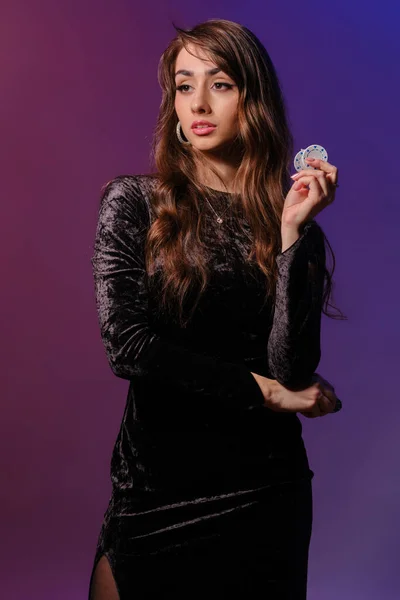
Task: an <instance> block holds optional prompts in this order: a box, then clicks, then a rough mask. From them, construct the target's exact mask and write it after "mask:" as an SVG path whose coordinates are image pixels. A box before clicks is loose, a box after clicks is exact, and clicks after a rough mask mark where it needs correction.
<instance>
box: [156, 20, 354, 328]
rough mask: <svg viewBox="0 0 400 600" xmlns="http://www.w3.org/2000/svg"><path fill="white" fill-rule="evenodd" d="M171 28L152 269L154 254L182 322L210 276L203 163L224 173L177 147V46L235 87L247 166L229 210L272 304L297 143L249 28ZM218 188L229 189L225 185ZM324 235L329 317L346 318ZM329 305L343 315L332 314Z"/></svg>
mask: <svg viewBox="0 0 400 600" xmlns="http://www.w3.org/2000/svg"><path fill="white" fill-rule="evenodd" d="M173 26H174V28H175V30H176V32H177V35H176V37H174V39H173V40H172V41H171V42H170V44H169V45H168V47H167V48H166V50H165V51H164V52H163V54H162V55H161V58H160V62H159V66H158V81H159V84H160V86H161V89H162V100H161V105H160V110H159V114H158V119H157V123H156V127H155V130H154V137H153V141H152V161H153V163H154V165H155V169H156V171H157V173H156V178H157V184H156V186H155V188H154V192H153V194H152V199H151V204H152V209H153V212H154V213H155V216H156V218H155V220H154V221H153V223H152V224H151V227H150V229H149V231H148V234H147V240H146V269H147V273H148V274H149V276H150V277H151V276H152V275H153V274H154V273H155V270H156V262H157V258H160V259H161V261H162V265H163V267H162V295H161V298H160V302H161V305H162V306H163V308H164V310H167V311H168V312H169V313H170V314H171V315H173V314H174V313H175V314H176V313H178V316H179V321H180V323H181V325H183V326H185V325H186V324H187V322H188V320H189V319H190V315H191V314H192V312H193V310H194V309H195V308H196V305H197V303H198V301H199V299H200V296H201V294H202V293H203V292H204V290H205V289H206V287H207V282H208V279H209V270H208V267H207V261H206V259H205V253H204V251H203V243H202V227H203V215H202V210H201V208H202V203H201V198H202V197H203V198H204V196H205V195H206V194H207V195H208V198H210V199H211V200H212V191H211V190H210V188H208V187H207V188H206V187H204V185H203V184H202V183H201V182H200V181H199V179H198V177H197V173H198V171H197V165H199V164H203V165H206V166H207V169H210V170H211V171H213V173H215V175H216V176H217V177H218V173H217V171H216V170H215V169H214V168H213V167H212V166H211V165H210V164H209V163H208V162H207V161H206V159H205V158H204V157H203V155H202V153H201V152H200V151H198V150H197V149H196V148H194V147H193V146H192V145H191V144H190V145H189V144H182V143H180V142H179V140H178V138H177V135H176V125H177V123H178V117H177V114H176V111H175V93H176V85H175V61H176V57H177V55H178V53H179V52H180V50H181V49H182V48H185V49H186V50H187V51H188V52H189V45H192V44H194V45H195V46H196V47H197V48H199V49H201V50H203V51H204V53H205V55H206V56H207V57H208V58H209V60H211V61H213V62H214V63H215V64H216V65H217V66H218V67H219V68H220V69H221V70H222V71H224V72H225V73H227V74H228V75H229V76H230V77H231V78H232V79H233V80H234V82H235V83H236V85H237V86H238V90H239V100H238V124H239V132H238V135H237V138H236V139H235V141H234V144H235V146H236V147H237V148H238V149H239V156H240V164H239V166H238V168H237V171H236V175H235V178H234V181H233V182H232V189H233V194H232V204H233V205H234V206H238V205H240V207H241V210H242V211H243V213H244V216H245V218H246V219H247V221H248V224H249V226H250V230H251V233H252V240H253V241H252V248H251V252H250V254H249V256H248V260H249V261H253V262H254V263H255V264H257V265H258V267H259V268H260V270H261V271H262V272H263V273H264V275H265V277H266V279H267V282H266V283H267V285H266V290H267V297H269V299H270V300H271V297H272V298H274V295H275V287H276V277H277V267H276V264H275V257H276V255H277V254H278V253H279V252H280V248H281V233H280V224H281V215H282V210H283V204H284V200H285V197H286V195H287V193H288V191H289V189H290V187H291V185H292V183H293V182H292V180H291V179H290V166H291V161H292V156H293V139H292V134H291V132H290V130H289V126H288V121H287V117H286V107H285V101H284V97H283V94H282V90H281V87H280V83H279V80H278V77H277V74H276V71H275V68H274V65H273V63H272V61H271V58H270V56H269V55H268V52H267V51H266V49H265V48H264V46H263V45H262V44H261V42H260V41H259V40H258V38H257V37H256V36H255V35H254V34H253V33H252V32H251V31H250V30H249V29H247V28H246V27H244V26H243V25H240V24H238V23H234V22H232V21H227V20H224V19H210V20H208V21H206V22H204V23H200V24H198V25H196V26H195V27H194V28H192V29H181V28H180V27H177V26H176V25H175V24H174V25H173ZM153 175H154V174H153ZM218 178H219V177H218ZM219 179H220V180H221V178H219ZM221 184H222V185H224V182H223V181H222V180H221ZM210 194H211V196H210ZM324 237H325V243H326V245H327V246H328V247H329V250H330V253H331V256H332V260H333V265H332V269H331V271H330V272H329V271H328V269H327V268H326V267H325V281H324V297H323V304H324V306H323V312H324V313H325V314H326V315H327V316H329V317H331V318H339V319H345V318H346V317H345V316H344V315H343V314H342V313H341V312H340V311H339V309H337V308H336V307H334V305H333V304H331V303H330V302H329V297H330V295H331V293H332V285H333V281H332V275H333V272H334V269H335V256H334V253H333V251H332V248H331V246H330V244H329V242H328V240H327V239H326V236H325V234H324ZM193 290H197V293H196V294H195V295H194V302H192V310H191V311H189V319H187V318H186V319H185V317H184V311H183V306H184V302H185V300H186V299H187V298H189V297H192V298H193ZM272 305H273V303H272ZM328 306H332V307H334V308H335V310H336V311H337V312H338V314H332V313H330V312H328ZM176 308H177V309H178V311H176Z"/></svg>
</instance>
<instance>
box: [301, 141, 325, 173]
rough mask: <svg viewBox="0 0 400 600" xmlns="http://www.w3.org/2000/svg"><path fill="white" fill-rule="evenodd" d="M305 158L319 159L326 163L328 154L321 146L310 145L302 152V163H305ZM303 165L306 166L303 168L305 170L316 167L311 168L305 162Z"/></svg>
mask: <svg viewBox="0 0 400 600" xmlns="http://www.w3.org/2000/svg"><path fill="white" fill-rule="evenodd" d="M306 158H319V159H320V160H324V161H325V162H326V161H327V160H328V152H327V151H326V149H325V148H323V147H322V146H319V145H318V144H312V145H311V146H308V148H306V149H305V150H304V153H303V161H304V162H305V159H306ZM305 165H306V167H305V168H306V169H315V168H316V167H312V166H311V165H309V164H308V163H306V162H305Z"/></svg>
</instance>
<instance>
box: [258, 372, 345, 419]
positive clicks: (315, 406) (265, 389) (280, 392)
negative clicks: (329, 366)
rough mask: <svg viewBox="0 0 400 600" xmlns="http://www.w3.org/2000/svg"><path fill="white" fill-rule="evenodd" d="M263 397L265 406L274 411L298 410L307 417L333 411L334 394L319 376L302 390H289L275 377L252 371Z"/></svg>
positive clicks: (327, 383) (319, 415) (330, 387)
mask: <svg viewBox="0 0 400 600" xmlns="http://www.w3.org/2000/svg"><path fill="white" fill-rule="evenodd" d="M252 375H253V376H254V377H255V379H256V381H257V383H258V385H259V386H260V388H261V391H262V393H263V395H264V398H265V406H266V407H267V408H270V409H271V410H273V411H275V412H299V413H301V414H304V416H306V417H308V418H314V417H322V416H324V415H327V414H329V413H331V412H333V410H334V408H335V404H336V399H337V398H336V394H335V392H334V391H333V387H332V386H331V385H330V384H329V382H327V381H326V380H324V379H323V378H321V377H318V380H317V381H315V382H314V383H313V384H312V385H310V386H309V387H307V388H305V389H303V390H297V391H293V390H289V389H287V388H285V387H284V386H283V385H281V384H280V383H279V382H278V381H276V380H275V379H268V378H267V377H263V376H262V375H258V374H257V373H252Z"/></svg>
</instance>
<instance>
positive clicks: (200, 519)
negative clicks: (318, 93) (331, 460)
mask: <svg viewBox="0 0 400 600" xmlns="http://www.w3.org/2000/svg"><path fill="white" fill-rule="evenodd" d="M176 30H177V36H176V37H175V38H174V40H172V42H171V43H170V45H169V46H168V48H167V49H166V50H165V52H164V53H163V55H162V57H161V60H160V65H159V81H160V84H161V87H162V90H163V98H162V104H161V107H160V113H159V117H158V123H157V128H156V132H155V136H154V156H155V164H156V170H157V173H156V174H153V175H151V174H148V175H126V176H119V177H116V178H115V179H113V180H112V181H110V182H109V183H108V184H107V185H106V186H105V188H104V190H103V193H102V198H101V206H100V210H99V221H98V225H97V231H96V239H95V247H94V254H93V258H92V265H93V271H94V278H95V286H96V298H97V307H98V314H99V322H100V328H101V334H102V339H103V343H104V346H105V349H106V353H107V357H108V361H109V364H110V367H111V369H112V370H113V372H114V374H115V375H116V376H117V377H121V378H123V379H127V380H129V382H130V385H129V392H128V397H127V403H126V407H125V411H124V415H123V419H122V423H121V428H120V431H119V434H118V437H117V441H116V444H115V448H114V451H113V456H112V463H111V478H112V484H113V491H112V496H111V499H110V502H109V505H108V508H107V511H106V513H105V516H104V522H103V526H102V529H101V533H100V536H99V540H98V545H97V552H96V556H95V560H94V566H93V571H92V577H91V582H90V598H92V599H93V600H105V599H107V600H111V599H114V598H116V599H118V598H119V599H120V600H125V599H128V598H153V597H154V598H155V597H162V598H164V597H167V598H169V597H171V598H197V597H198V598H200V597H201V598H204V597H207V598H224V597H229V595H230V593H234V594H236V595H237V594H238V593H240V594H243V597H246V598H253V597H256V595H255V594H256V590H257V591H258V592H259V590H260V589H262V591H263V593H264V596H265V597H266V598H273V599H289V598H290V599H291V598H296V599H299V600H300V599H303V598H305V597H306V582H307V557H308V547H309V541H310V535H311V519H312V516H311V512H312V505H311V479H312V476H313V472H312V471H311V470H310V468H309V465H308V460H307V455H306V451H305V448H304V444H303V440H302V436H301V422H300V420H299V418H298V416H297V414H296V413H301V414H303V415H305V416H308V417H316V416H321V415H326V414H329V413H331V412H332V411H333V407H334V404H335V401H336V396H335V394H334V391H333V388H332V386H331V385H330V384H329V383H328V382H327V381H325V380H324V379H323V378H321V377H319V376H318V375H316V374H315V373H314V371H315V369H316V368H317V365H318V363H319V359H320V321H321V312H322V311H323V310H324V309H323V304H324V301H325V302H326V303H327V295H328V294H329V291H330V284H331V278H330V274H329V273H328V271H327V269H326V267H325V250H324V239H325V238H324V235H323V232H322V230H321V228H320V227H319V225H318V224H317V223H316V221H314V220H313V218H314V217H315V216H316V215H317V214H318V213H319V212H320V211H321V210H323V208H325V207H326V206H327V205H328V204H330V203H331V202H332V201H333V199H334V194H335V187H336V182H337V169H336V167H334V166H333V165H331V164H329V163H323V162H322V161H318V160H317V161H315V163H314V165H315V170H312V169H311V170H307V171H304V172H300V173H299V174H298V175H297V176H296V182H295V183H293V181H290V179H289V165H290V162H291V156H292V147H291V144H292V139H291V135H290V132H289V129H288V126H287V121H286V116H285V109H284V102H283V98H282V95H281V92H280V88H279V83H278V80H277V76H276V73H275V71H274V67H273V65H272V63H271V60H270V58H269V56H268V54H267V52H266V50H265V49H264V47H263V46H262V45H261V43H260V42H259V40H258V39H257V38H256V37H255V36H254V35H253V34H252V33H251V32H250V31H249V30H248V29H246V28H245V27H243V26H241V25H239V24H236V23H233V22H230V21H226V20H216V19H215V20H210V21H207V22H205V23H203V24H200V25H198V26H196V27H194V28H193V29H192V30H189V31H185V30H182V29H180V28H177V27H176ZM204 122H206V123H204ZM325 279H327V282H328V286H327V289H325V288H324V282H325Z"/></svg>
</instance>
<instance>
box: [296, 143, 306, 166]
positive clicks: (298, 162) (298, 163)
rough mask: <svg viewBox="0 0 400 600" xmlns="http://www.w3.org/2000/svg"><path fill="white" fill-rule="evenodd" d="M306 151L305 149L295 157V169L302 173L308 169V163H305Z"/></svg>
mask: <svg viewBox="0 0 400 600" xmlns="http://www.w3.org/2000/svg"><path fill="white" fill-rule="evenodd" d="M303 157H304V150H303V148H302V149H301V150H300V152H298V153H297V154H296V156H295V157H294V168H295V169H296V171H301V170H302V169H305V168H306V163H304V162H303Z"/></svg>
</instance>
